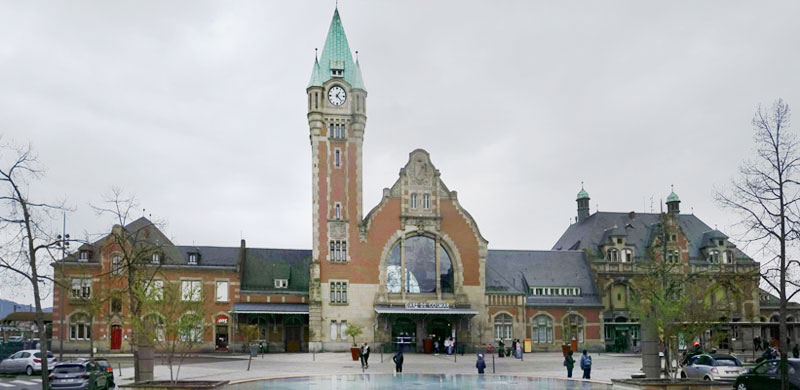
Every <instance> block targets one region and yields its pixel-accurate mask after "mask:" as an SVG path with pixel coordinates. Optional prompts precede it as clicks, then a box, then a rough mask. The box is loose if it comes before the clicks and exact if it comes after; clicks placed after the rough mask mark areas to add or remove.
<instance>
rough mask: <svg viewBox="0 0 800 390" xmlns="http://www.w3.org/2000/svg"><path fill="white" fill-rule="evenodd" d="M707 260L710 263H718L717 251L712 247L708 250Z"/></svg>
mask: <svg viewBox="0 0 800 390" xmlns="http://www.w3.org/2000/svg"><path fill="white" fill-rule="evenodd" d="M708 262H709V263H711V264H719V251H718V250H716V249H714V250H711V251H709V252H708Z"/></svg>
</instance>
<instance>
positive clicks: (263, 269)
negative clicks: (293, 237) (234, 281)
mask: <svg viewBox="0 0 800 390" xmlns="http://www.w3.org/2000/svg"><path fill="white" fill-rule="evenodd" d="M310 266H311V251H310V250H308V249H265V248H248V249H247V254H246V256H245V260H244V265H243V266H242V290H261V291H275V290H276V289H275V279H289V286H288V287H287V288H286V289H280V290H278V291H294V292H304V293H307V292H308V286H309V269H310Z"/></svg>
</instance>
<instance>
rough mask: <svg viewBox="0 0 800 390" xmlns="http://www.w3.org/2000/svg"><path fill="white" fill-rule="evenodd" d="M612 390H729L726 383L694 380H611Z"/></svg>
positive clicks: (730, 385)
mask: <svg viewBox="0 0 800 390" xmlns="http://www.w3.org/2000/svg"><path fill="white" fill-rule="evenodd" d="M611 383H612V384H613V386H612V390H635V389H636V390H722V389H726V390H729V389H730V388H731V387H732V386H733V385H732V384H731V383H726V382H709V381H700V380H696V379H675V380H672V379H612V380H611Z"/></svg>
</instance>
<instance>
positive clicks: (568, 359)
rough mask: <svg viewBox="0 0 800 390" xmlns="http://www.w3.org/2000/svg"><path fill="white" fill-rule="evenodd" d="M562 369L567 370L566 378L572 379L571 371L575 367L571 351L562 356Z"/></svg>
mask: <svg viewBox="0 0 800 390" xmlns="http://www.w3.org/2000/svg"><path fill="white" fill-rule="evenodd" d="M564 367H566V368H567V378H572V369H573V368H574V367H575V358H573V357H572V350H570V351H569V352H567V356H564Z"/></svg>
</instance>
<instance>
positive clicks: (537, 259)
mask: <svg viewBox="0 0 800 390" xmlns="http://www.w3.org/2000/svg"><path fill="white" fill-rule="evenodd" d="M306 92H307V102H306V103H307V107H308V115H307V116H308V125H309V133H310V144H311V159H312V161H311V162H312V164H311V167H312V172H311V177H312V181H311V183H312V186H311V189H312V199H313V201H312V216H313V222H312V227H313V229H312V232H313V237H312V245H311V248H310V249H307V250H295V249H275V248H250V247H248V246H247V245H246V242H245V240H241V242H240V243H239V245H234V246H230V247H217V246H202V245H200V246H198V245H176V244H173V243H172V242H171V241H170V240H169V239H168V238H167V237H166V235H164V234H163V233H162V232H161V231H159V229H158V227H157V226H155V225H154V224H153V223H151V222H150V221H149V220H148V219H146V218H140V219H138V220H135V221H133V222H131V223H128V224H127V225H126V226H115V227H113V228H112V229H124V231H126V232H137V231H141V232H144V234H146V235H147V236H148V237H151V239H152V240H151V241H153V242H158V243H159V246H158V251H157V252H156V253H154V254H153V256H152V264H150V266H151V267H153V269H155V270H157V272H156V277H155V278H154V280H153V281H152V283H153V285H154V286H160V285H161V286H163V283H180V284H181V288H182V290H184V291H185V290H187V289H202V290H203V292H204V294H203V296H204V297H205V303H204V305H205V309H206V312H207V313H209V314H208V318H206V321H207V322H208V323H211V324H212V325H211V326H210V327H208V328H207V329H204V330H203V335H202V339H203V343H202V344H200V345H199V346H198V350H203V351H210V350H234V349H236V350H238V347H237V346H241V345H242V344H243V342H244V339H243V336H242V335H241V334H240V333H239V331H238V326H239V325H240V324H257V325H258V327H259V330H260V338H261V339H262V340H263V342H265V343H266V344H267V345H268V348H269V350H270V351H286V352H300V351H344V350H348V349H349V347H350V345H351V340H349V339H348V338H347V337H346V336H345V330H346V329H347V327H348V325H350V324H357V325H359V326H362V327H363V329H364V333H363V335H362V336H361V337H360V339H363V340H365V341H370V342H371V343H374V344H378V345H387V346H389V345H390V346H392V347H394V346H396V344H397V343H398V342H404V343H407V344H410V345H411V349H414V350H416V351H424V350H426V347H427V348H429V346H430V344H431V343H432V342H433V341H434V340H437V341H439V342H440V344H441V343H442V341H443V340H444V339H445V338H450V337H452V338H453V339H454V340H456V343H457V344H458V345H461V346H467V347H468V346H473V345H479V344H486V343H495V344H496V343H498V342H500V341H502V342H505V343H507V344H508V343H510V342H511V340H513V339H530V346H531V349H532V350H533V351H555V350H561V346H562V345H563V344H565V343H567V344H577V347H578V348H579V349H588V350H604V351H605V350H608V351H637V350H638V349H639V339H640V327H639V322H638V319H637V315H636V314H635V312H634V311H633V309H632V301H631V300H632V288H633V287H632V282H633V281H634V280H636V278H639V277H641V274H642V270H641V266H640V264H642V262H645V261H649V260H658V257H659V256H661V255H660V253H662V252H663V253H666V257H667V258H666V261H670V262H673V263H678V264H682V265H685V267H686V269H688V270H690V272H702V271H703V270H707V269H713V270H718V271H720V272H728V273H743V274H747V273H751V274H752V273H754V272H756V271H757V269H758V263H756V262H755V261H754V260H753V259H751V258H750V257H748V256H747V255H746V254H744V253H743V252H742V251H741V250H739V249H738V248H737V247H736V246H734V245H733V244H732V243H731V242H730V241H729V240H728V237H727V236H726V235H725V234H724V233H722V232H720V231H719V230H716V229H712V228H711V227H709V225H707V224H706V223H705V222H703V221H702V220H700V219H699V218H698V217H697V216H695V215H694V214H693V213H692V214H682V213H681V212H680V199H679V198H678V196H677V195H676V194H675V193H674V192H672V193H670V194H669V196H668V198H667V202H666V203H667V211H666V212H665V213H639V212H632V211H631V212H602V211H596V212H595V213H591V212H590V208H589V199H590V198H589V194H588V193H587V191H586V190H584V189H583V188H581V189H580V192H579V193H578V195H577V199H575V201H576V203H577V215H576V218H575V219H574V222H573V223H571V224H570V225H569V227H567V229H566V230H565V231H564V232H563V234H562V235H561V237H560V238H559V239H558V241H557V242H556V243H555V244H554V245H553V247H552V248H551V249H549V250H495V249H490V248H489V242H488V240H487V239H486V238H484V237H483V235H482V234H481V232H480V229H479V228H478V223H477V221H475V220H474V219H473V218H472V216H471V215H470V213H469V212H468V211H467V210H466V209H465V208H463V207H462V205H461V204H460V203H459V201H458V196H457V193H456V191H453V190H450V189H449V187H447V185H446V184H445V182H444V180H443V179H442V177H441V173H440V171H439V170H438V169H436V167H435V165H434V163H433V161H434V159H433V158H432V156H430V155H429V153H428V152H426V151H425V150H424V149H416V150H413V151H411V153H410V154H409V158H408V161H407V162H406V163H405V165H403V166H402V168H401V169H400V173H399V176H398V177H397V178H396V179H395V181H394V183H393V184H392V185H391V186H390V187H388V188H384V189H383V197H382V198H381V200H380V202H379V203H378V204H377V205H374V206H373V207H372V208H371V209H369V210H366V212H365V209H364V207H363V205H362V197H363V196H362V179H363V178H362V172H363V165H362V164H363V163H364V160H363V158H362V151H363V146H364V137H365V134H366V119H367V116H366V112H367V104H366V102H367V95H368V94H367V89H366V86H365V83H364V80H363V79H362V75H361V68H360V63H359V61H358V59H357V58H355V59H354V57H353V55H352V53H351V50H350V47H349V45H348V41H347V38H346V36H345V32H344V28H343V26H342V22H341V19H340V17H339V13H338V10H337V11H335V12H334V15H333V20H332V21H331V24H330V28H329V31H328V35H327V38H326V40H325V45H324V48H323V50H322V53H321V55H320V56H319V57H318V58H315V60H314V63H313V68H312V73H311V80H310V82H309V83H308V85H307V86H306ZM297 136H298V137H306V135H304V134H300V133H298V135H297ZM367 163H369V162H367ZM607 196H611V195H607ZM571 201H572V198H571V197H570V196H568V195H567V194H565V196H564V202H565V204H566V203H567V202H571ZM663 229H666V232H664V230H663ZM110 231H113V230H111V229H110ZM658 232H661V233H665V234H664V236H665V237H667V240H666V243H664V242H662V240H661V239H660V238H659V237H660V236H661V234H656V233H658ZM520 245H521V246H522V245H524V243H520ZM661 245H666V246H667V250H666V251H662V250H652V249H654V248H662V247H661ZM662 257H663V256H662ZM661 260H665V259H663V258H662V259H661ZM119 267H121V254H120V247H119V245H117V244H115V242H114V240H111V239H110V234H109V236H106V237H105V238H102V239H99V240H97V241H95V242H92V243H88V244H84V245H81V246H80V247H79V248H78V250H77V251H76V252H74V253H71V254H70V255H68V256H67V257H66V258H64V259H63V260H62V261H59V262H58V263H57V264H56V265H55V273H56V277H57V278H60V279H61V280H65V281H66V285H68V286H71V288H64V289H62V288H58V287H56V288H54V291H53V296H54V299H53V301H54V308H53V312H54V316H55V318H56V320H54V322H53V329H52V331H53V339H54V343H53V347H54V348H56V349H57V345H59V339H61V338H63V346H64V350H65V351H87V350H88V349H89V345H90V344H89V340H90V338H94V347H95V348H97V349H98V350H99V351H103V352H114V351H128V350H130V347H131V345H130V344H131V341H132V340H131V339H130V337H129V336H130V335H131V332H132V327H131V325H130V323H131V321H130V318H129V317H130V314H129V313H128V307H127V306H126V305H123V304H122V302H121V299H122V298H121V297H116V298H115V297H112V298H111V300H110V302H109V303H108V304H107V305H106V307H105V308H104V310H102V312H101V313H100V314H99V315H97V316H96V317H95V318H94V319H93V321H90V318H89V311H88V310H87V309H86V307H84V302H85V298H87V297H90V296H91V295H92V294H93V293H95V292H96V291H100V290H104V291H108V290H114V289H123V288H124V286H125V281H124V280H118V279H121V278H120V277H118V276H117V277H116V278H115V275H118V274H119V273H120V272H119V271H120V270H119ZM707 283H708V284H709V286H711V285H713V284H714V280H713V278H712V279H709V280H707ZM749 283H750V285H749V286H741V288H742V290H741V291H739V294H738V296H739V297H740V298H739V299H736V300H734V299H731V298H730V294H731V293H732V292H730V291H725V290H724V289H719V291H718V293H716V294H714V295H713V296H712V299H715V300H717V301H718V302H720V304H726V305H729V304H735V306H736V307H734V308H733V310H732V314H731V315H730V316H726V318H721V319H720V322H719V324H718V325H717V326H715V327H714V328H712V329H709V330H708V331H707V333H708V334H709V335H710V334H711V333H713V332H718V331H724V332H725V337H724V338H722V339H721V340H720V341H718V343H719V345H714V346H713V347H719V348H735V349H740V348H744V346H745V343H746V340H752V339H753V338H754V337H756V336H758V337H761V338H762V339H772V338H774V337H777V334H778V326H777V321H778V319H777V314H776V313H777V309H778V302H777V299H776V298H775V297H773V296H771V295H769V294H768V293H766V292H764V291H763V290H760V289H759V288H758V280H757V278H751V279H749ZM742 291H744V292H745V294H744V296H743V298H742V294H741V292H742ZM189 295H190V296H189V297H184V298H185V299H192V297H191V295H192V294H189ZM62 313H63V324H62V323H61V320H58V318H59V315H61V314H62ZM149 315H157V314H149ZM790 320H791V319H790ZM90 324H91V325H90ZM794 332H795V330H794V328H793V327H792V326H791V325H790V337H791V338H792V339H794V336H795V334H794ZM387 348H388V347H387Z"/></svg>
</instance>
